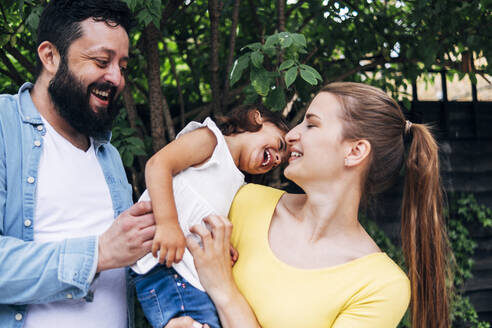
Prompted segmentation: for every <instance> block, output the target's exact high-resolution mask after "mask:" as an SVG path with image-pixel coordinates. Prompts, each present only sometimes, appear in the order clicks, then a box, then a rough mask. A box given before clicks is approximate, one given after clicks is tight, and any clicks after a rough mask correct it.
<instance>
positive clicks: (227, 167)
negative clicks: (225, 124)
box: [132, 118, 244, 290]
mask: <svg viewBox="0 0 492 328" xmlns="http://www.w3.org/2000/svg"><path fill="white" fill-rule="evenodd" d="M202 127H207V128H208V129H210V130H211V131H212V132H213V133H214V134H215V137H216V138H217V145H216V146H215V149H214V152H213V153H212V156H211V157H210V158H209V160H208V161H207V162H205V163H204V164H202V165H201V166H199V167H189V168H187V169H186V170H183V171H181V172H180V173H178V174H177V175H176V176H174V177H173V192H174V201H175V203H176V210H177V212H178V220H179V224H180V226H181V229H182V230H183V233H184V235H185V236H187V235H189V234H190V228H191V227H192V226H193V225H195V224H198V223H201V222H202V219H203V218H204V217H206V216H208V215H210V214H213V213H214V214H218V215H222V216H227V215H228V214H229V208H230V207H231V203H232V200H233V199H234V196H235V195H236V192H237V191H238V189H239V188H240V187H241V186H242V185H243V184H244V174H243V173H242V172H241V171H240V170H239V169H238V168H237V166H236V164H235V163H234V159H233V158H232V155H231V153H230V152H229V148H228V147H227V143H226V141H225V138H224V136H223V135H222V133H221V131H220V130H219V128H218V127H217V126H216V125H215V123H214V121H212V120H211V119H210V118H206V119H205V121H204V122H203V123H198V122H190V123H189V124H188V125H187V126H185V128H184V129H183V130H182V131H181V132H180V133H179V134H178V138H179V137H180V136H182V135H183V134H185V133H188V132H190V131H193V130H195V129H198V128H202ZM140 200H149V194H148V192H147V190H146V191H145V192H144V193H143V194H142V196H141V197H140ZM157 263H158V261H157V259H156V258H154V257H153V256H152V253H149V254H147V255H145V256H144V257H143V258H142V259H140V260H139V261H137V263H135V264H134V265H133V266H132V269H133V270H134V271H135V272H137V273H140V274H144V273H146V272H148V271H150V269H152V268H153V267H154V266H155V265H156V264H157ZM173 267H174V269H175V270H176V271H177V272H178V273H179V274H180V275H181V276H182V277H183V278H185V279H186V280H188V282H189V283H190V284H192V285H193V286H194V287H196V288H198V289H200V290H204V289H203V287H202V285H201V284H200V280H199V279H198V273H197V272H196V269H195V265H194V263H193V257H192V256H191V253H190V252H189V251H188V249H186V250H185V253H184V255H183V260H182V261H181V262H179V263H177V264H173Z"/></svg>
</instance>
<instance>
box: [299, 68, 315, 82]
mask: <svg viewBox="0 0 492 328" xmlns="http://www.w3.org/2000/svg"><path fill="white" fill-rule="evenodd" d="M301 77H302V79H303V80H304V81H306V82H307V83H309V84H311V85H316V84H318V80H317V79H316V77H315V76H314V74H313V73H312V72H311V71H308V70H306V69H301Z"/></svg>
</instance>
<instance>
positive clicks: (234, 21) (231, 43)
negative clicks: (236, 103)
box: [223, 0, 241, 99]
mask: <svg viewBox="0 0 492 328" xmlns="http://www.w3.org/2000/svg"><path fill="white" fill-rule="evenodd" d="M240 2H241V1H240V0H234V9H233V10H232V24H231V34H230V36H229V54H228V56H227V66H226V71H225V72H226V76H225V79H224V97H223V98H224V99H227V98H228V93H229V87H230V86H229V75H230V73H231V68H232V62H233V61H234V49H235V47H236V30H237V23H238V20H239V4H240Z"/></svg>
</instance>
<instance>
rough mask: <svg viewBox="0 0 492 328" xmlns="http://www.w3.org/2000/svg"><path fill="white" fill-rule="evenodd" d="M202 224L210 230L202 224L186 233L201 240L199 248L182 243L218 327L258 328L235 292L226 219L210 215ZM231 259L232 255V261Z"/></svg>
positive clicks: (250, 312)
mask: <svg viewBox="0 0 492 328" xmlns="http://www.w3.org/2000/svg"><path fill="white" fill-rule="evenodd" d="M203 221H204V222H205V224H206V225H208V227H210V230H209V229H207V227H206V226H205V225H204V224H197V225H194V226H193V227H191V229H190V231H191V232H193V233H195V234H197V235H199V236H200V237H201V239H202V243H203V247H201V246H200V245H199V244H198V242H196V241H195V240H194V239H193V238H190V237H188V238H187V239H186V243H187V245H188V249H189V250H190V252H191V254H192V255H193V260H194V261H195V267H196V270H197V271H198V276H199V277H200V282H201V283H202V285H203V287H204V288H205V290H206V291H207V293H208V295H209V296H210V298H211V299H212V301H213V302H214V304H215V307H216V308H217V312H218V313H219V318H220V323H221V325H222V327H224V328H249V327H252V328H258V327H260V326H259V325H258V322H257V321H256V317H255V315H254V313H253V311H252V310H251V308H250V307H249V304H248V302H246V300H245V299H244V297H243V296H242V295H241V293H240V292H239V290H238V288H237V286H236V283H235V282H234V279H233V277H232V259H231V248H230V242H229V240H230V239H231V232H232V224H231V222H230V221H229V220H228V219H227V218H225V217H223V216H217V215H210V216H208V217H206V218H205V219H203ZM235 257H236V256H235V255H232V258H235ZM166 327H167V326H166ZM170 327H171V326H170ZM174 327H178V328H180V327H187V326H174Z"/></svg>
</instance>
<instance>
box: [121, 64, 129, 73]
mask: <svg viewBox="0 0 492 328" xmlns="http://www.w3.org/2000/svg"><path fill="white" fill-rule="evenodd" d="M120 71H121V73H126V72H127V71H128V67H125V66H120Z"/></svg>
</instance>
